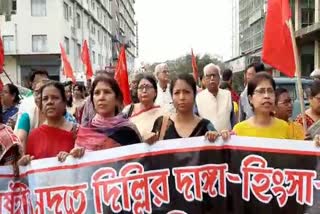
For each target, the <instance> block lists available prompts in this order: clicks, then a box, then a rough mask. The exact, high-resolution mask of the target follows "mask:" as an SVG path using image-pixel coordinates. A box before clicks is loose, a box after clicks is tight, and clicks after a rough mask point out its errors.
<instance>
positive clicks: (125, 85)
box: [114, 46, 131, 105]
mask: <svg viewBox="0 0 320 214" xmlns="http://www.w3.org/2000/svg"><path fill="white" fill-rule="evenodd" d="M114 78H115V80H116V81H117V82H118V84H119V86H120V89H121V92H122V94H123V103H124V105H129V104H130V103H131V95H130V89H129V78H128V69H127V59H126V49H125V47H124V46H122V47H121V49H120V53H119V57H118V63H117V67H116V72H115V74H114Z"/></svg>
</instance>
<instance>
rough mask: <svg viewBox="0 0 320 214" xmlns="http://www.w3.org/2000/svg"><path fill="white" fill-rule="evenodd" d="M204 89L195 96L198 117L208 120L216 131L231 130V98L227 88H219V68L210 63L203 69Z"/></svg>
mask: <svg viewBox="0 0 320 214" xmlns="http://www.w3.org/2000/svg"><path fill="white" fill-rule="evenodd" d="M203 75H204V77H203V78H204V79H205V83H206V87H207V88H206V89H205V90H203V91H201V92H200V93H199V94H198V95H197V97H196V103H197V108H198V113H199V116H200V117H203V118H206V119H208V120H210V122H211V123H212V124H213V125H214V127H215V129H216V130H217V131H219V132H220V131H222V130H231V128H232V127H231V126H232V121H233V106H232V98H231V93H230V91H229V90H224V89H220V88H219V84H220V68H219V66H217V65H215V64H213V63H210V64H208V65H206V66H205V67H204V69H203Z"/></svg>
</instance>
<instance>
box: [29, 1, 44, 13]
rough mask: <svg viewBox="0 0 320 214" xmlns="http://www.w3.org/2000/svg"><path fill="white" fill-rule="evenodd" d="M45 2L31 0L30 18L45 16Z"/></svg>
mask: <svg viewBox="0 0 320 214" xmlns="http://www.w3.org/2000/svg"><path fill="white" fill-rule="evenodd" d="M46 15H47V3H46V0H31V16H46Z"/></svg>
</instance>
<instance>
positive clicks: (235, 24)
mask: <svg viewBox="0 0 320 214" xmlns="http://www.w3.org/2000/svg"><path fill="white" fill-rule="evenodd" d="M239 55H240V45H239V0H232V58H234V57H237V56H239Z"/></svg>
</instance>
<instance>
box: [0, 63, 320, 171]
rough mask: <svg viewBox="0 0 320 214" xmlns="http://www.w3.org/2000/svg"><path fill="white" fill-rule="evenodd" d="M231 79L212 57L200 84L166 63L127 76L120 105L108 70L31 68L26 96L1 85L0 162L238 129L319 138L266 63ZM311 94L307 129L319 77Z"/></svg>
mask: <svg viewBox="0 0 320 214" xmlns="http://www.w3.org/2000/svg"><path fill="white" fill-rule="evenodd" d="M319 76H320V75H319ZM232 79H233V73H232V71H231V70H229V69H227V70H224V71H221V70H220V68H219V66H217V65H215V64H212V63H211V64H208V65H206V66H205V67H204V69H203V73H202V75H201V80H200V81H199V83H200V84H199V85H198V84H197V81H196V80H195V79H194V78H193V76H192V75H190V74H180V75H177V76H176V77H174V78H172V79H170V70H169V68H168V66H167V64H165V63H161V64H159V65H157V66H156V67H155V71H154V75H151V74H138V75H136V76H135V77H134V78H133V79H132V81H131V89H130V90H131V95H132V104H130V105H128V106H123V95H122V92H121V89H120V88H119V85H118V83H117V82H116V80H115V79H114V78H113V74H112V73H109V72H105V71H99V72H97V73H96V75H95V78H94V80H93V82H92V84H91V85H88V86H87V87H86V86H84V85H83V84H80V83H76V84H73V83H72V82H65V83H60V82H57V81H53V80H50V77H49V75H48V73H47V71H45V70H34V71H33V73H32V75H31V76H30V88H31V89H32V92H33V93H32V94H30V95H29V96H27V97H24V98H23V99H22V97H21V96H20V93H19V89H18V87H17V86H15V85H14V84H11V83H10V84H6V85H5V86H4V88H3V90H2V91H1V105H0V107H1V111H0V112H1V114H0V124H1V125H0V145H1V146H0V165H13V166H18V165H27V164H29V163H30V161H31V160H34V159H42V158H49V157H57V158H58V159H59V160H60V161H64V160H65V159H66V158H67V157H68V156H69V155H70V156H73V157H75V158H81V157H82V156H83V155H85V153H86V152H90V151H97V150H102V149H109V148H113V147H119V146H125V145H130V144H135V143H140V142H146V143H149V144H154V143H156V142H157V141H160V140H167V139H176V138H189V137H196V136H205V138H206V139H207V140H208V141H210V142H214V141H215V140H216V139H217V138H218V137H219V136H221V137H222V138H223V140H225V141H227V140H228V139H229V138H230V135H238V136H250V137H264V138H278V139H294V140H315V141H316V144H318V143H319V136H318V135H315V134H314V133H310V132H308V131H305V129H304V128H303V114H300V115H298V117H297V118H292V108H293V105H292V100H291V97H290V94H289V92H288V91H287V90H286V89H285V88H279V87H276V84H275V81H274V79H273V77H272V76H271V75H270V73H268V72H266V70H265V68H264V65H263V64H261V63H256V64H251V65H249V66H248V67H247V68H246V70H245V72H244V86H245V88H244V90H243V91H242V93H241V94H240V95H239V94H238V93H237V92H236V91H235V90H234V89H233V88H232ZM308 99H309V102H310V108H308V109H307V110H306V111H305V114H304V115H305V118H306V125H307V127H306V128H308V129H310V128H311V127H313V126H315V125H317V124H319V123H320V80H319V79H317V77H315V80H314V81H313V83H312V84H311V86H310V90H309V97H308ZM316 134H318V133H316ZM15 170H16V172H17V167H15Z"/></svg>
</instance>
